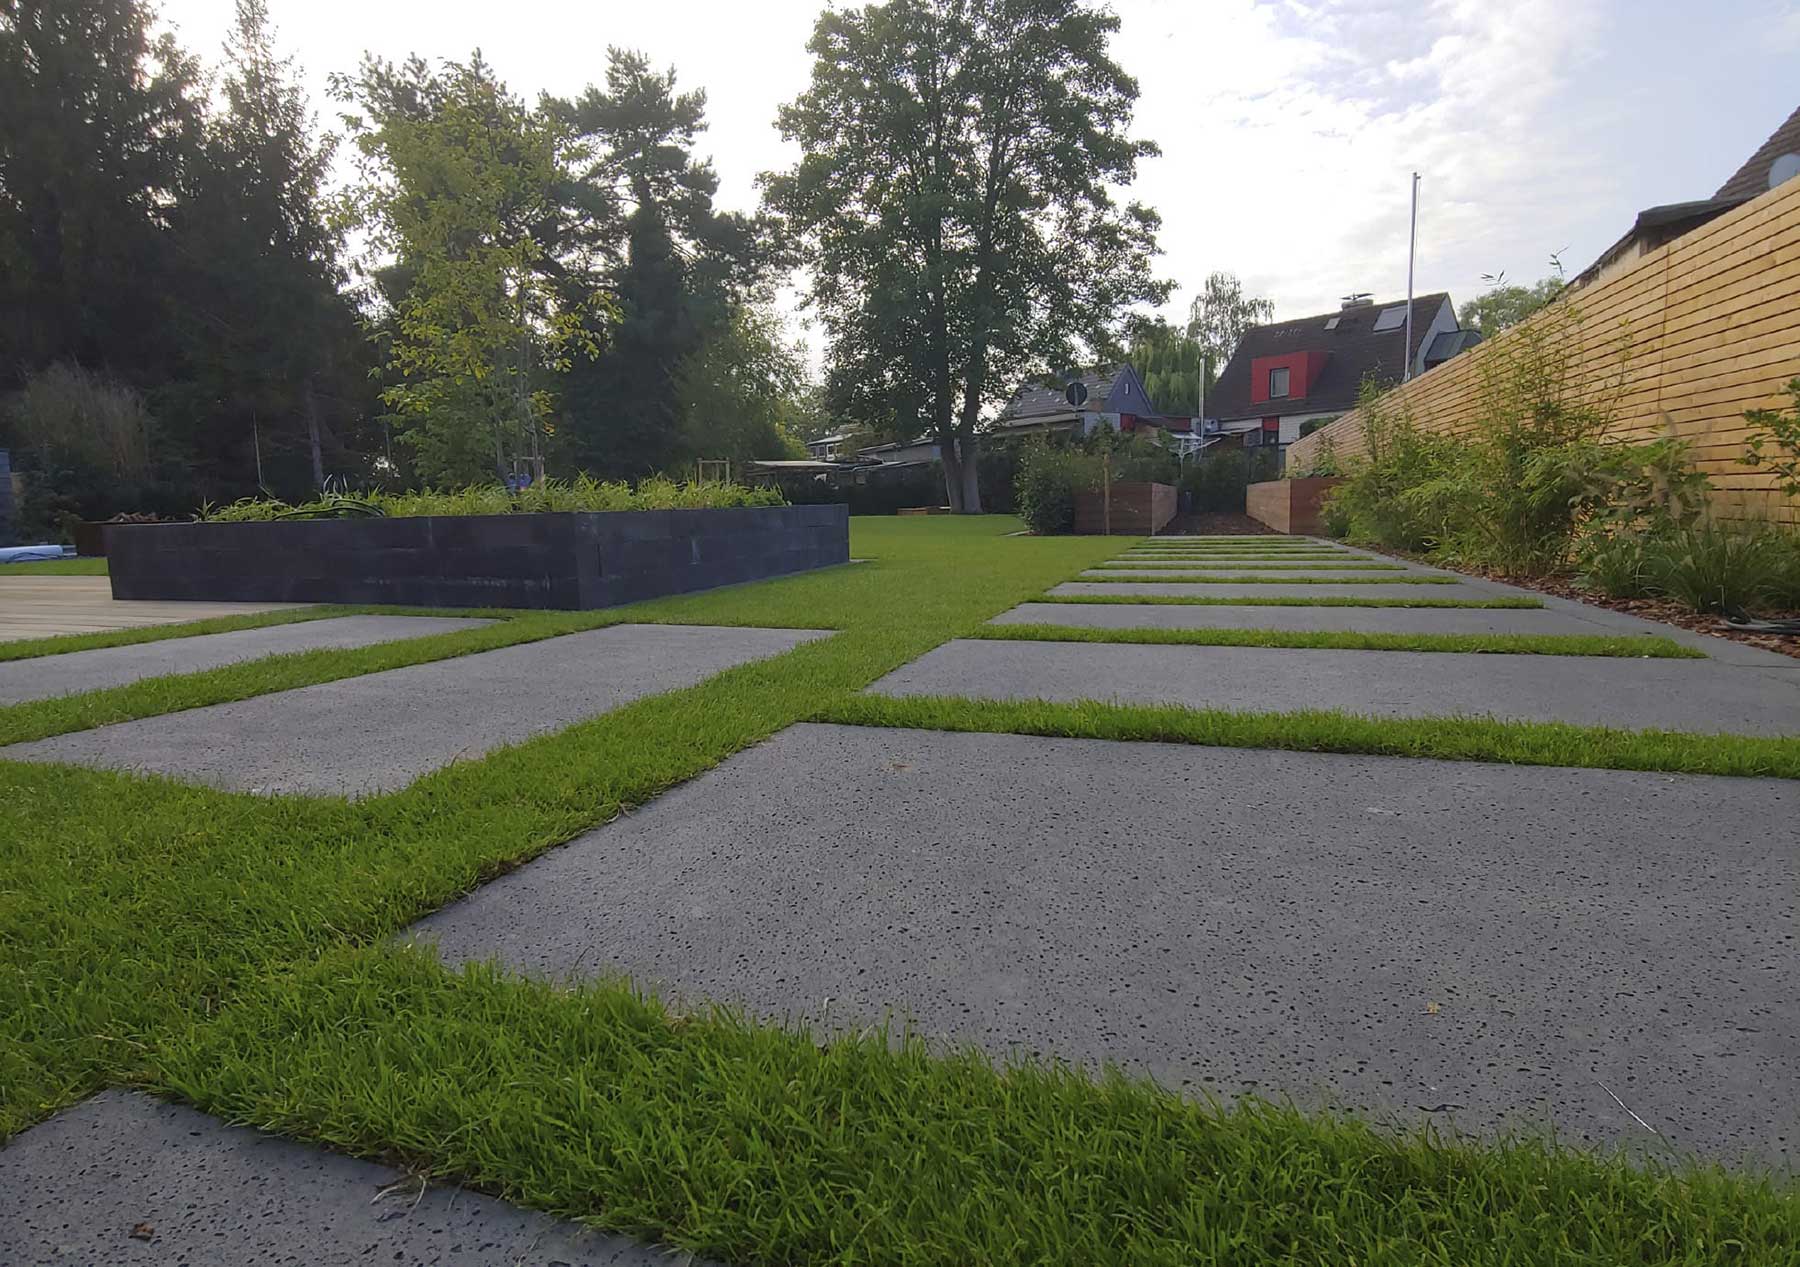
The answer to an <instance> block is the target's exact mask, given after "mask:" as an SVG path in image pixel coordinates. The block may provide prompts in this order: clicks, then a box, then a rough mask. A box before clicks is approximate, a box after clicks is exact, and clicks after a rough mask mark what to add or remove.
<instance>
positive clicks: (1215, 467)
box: [1181, 449, 1250, 512]
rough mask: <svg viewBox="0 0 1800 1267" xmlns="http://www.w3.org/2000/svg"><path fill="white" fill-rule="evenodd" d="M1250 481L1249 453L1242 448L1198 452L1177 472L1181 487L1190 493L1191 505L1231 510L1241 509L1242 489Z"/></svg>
mask: <svg viewBox="0 0 1800 1267" xmlns="http://www.w3.org/2000/svg"><path fill="white" fill-rule="evenodd" d="M1249 484H1250V454H1249V451H1248V450H1245V449H1226V450H1224V451H1223V452H1220V453H1216V454H1207V453H1202V455H1201V456H1200V458H1199V460H1198V461H1196V462H1194V463H1193V465H1191V466H1189V467H1188V468H1187V469H1186V470H1185V471H1183V472H1182V474H1181V491H1182V492H1184V493H1191V494H1192V495H1193V499H1194V502H1193V504H1194V509H1195V510H1199V511H1234V512H1242V510H1243V509H1244V489H1245V488H1247V487H1248V486H1249Z"/></svg>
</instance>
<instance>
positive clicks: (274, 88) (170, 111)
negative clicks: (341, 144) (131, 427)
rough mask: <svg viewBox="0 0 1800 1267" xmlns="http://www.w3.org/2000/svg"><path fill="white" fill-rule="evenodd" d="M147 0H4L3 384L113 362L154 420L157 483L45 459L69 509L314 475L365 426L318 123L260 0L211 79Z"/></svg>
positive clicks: (178, 499) (0, 166) (232, 491)
mask: <svg viewBox="0 0 1800 1267" xmlns="http://www.w3.org/2000/svg"><path fill="white" fill-rule="evenodd" d="M157 25H158V22H157V19H156V15H155V12H154V9H153V7H152V6H151V5H150V4H148V3H144V2H140V0H59V2H58V3H49V4H47V3H43V2H42V0H22V2H21V3H16V4H3V5H0V392H4V391H10V390H13V389H15V388H18V387H20V386H22V385H23V384H25V383H27V382H29V381H31V380H32V379H34V378H36V377H38V376H40V375H42V374H43V373H45V372H47V371H48V370H49V369H50V367H53V366H59V365H60V366H66V367H69V368H71V369H74V368H75V367H80V368H81V369H83V370H85V371H88V372H101V373H104V375H105V376H106V378H107V379H108V380H110V381H112V382H114V383H116V384H118V385H119V386H121V387H123V388H127V389H130V390H132V391H135V392H136V393H137V394H138V395H139V397H140V398H141V399H142V401H143V404H144V407H145V408H146V409H147V410H148V412H149V413H150V414H151V416H152V417H153V418H154V419H155V420H156V422H157V424H158V425H157V427H156V432H157V448H156V452H157V454H158V455H159V458H160V459H161V460H160V461H159V463H158V466H159V471H158V480H157V486H156V487H154V488H151V487H146V486H144V485H142V484H141V483H137V482H123V483H122V482H119V481H117V480H114V479H112V478H111V477H109V476H108V475H107V473H106V472H105V471H104V470H103V469H101V468H100V467H97V466H94V465H92V464H87V463H70V464H63V465H54V464H53V465H51V466H48V467H40V468H37V469H36V470H34V471H32V472H31V473H32V474H33V476H34V495H36V496H39V497H41V498H44V499H48V500H50V501H53V502H54V503H55V512H54V513H56V514H63V513H76V511H77V509H78V510H79V513H81V514H83V515H85V516H88V517H104V516H106V515H109V514H111V513H113V512H115V511H119V510H143V509H152V508H155V509H161V508H168V509H175V508H177V507H180V508H182V509H186V508H190V507H192V506H193V505H194V504H195V503H196V502H197V501H199V500H201V499H202V498H207V497H220V496H225V497H229V496H235V495H238V494H242V493H247V492H249V491H251V490H253V489H255V488H256V487H257V486H258V484H259V482H260V483H263V484H265V485H267V486H268V487H271V488H275V489H279V490H282V491H284V492H286V491H290V490H291V491H295V492H297V491H298V490H301V489H308V488H316V487H318V486H319V484H320V482H321V479H320V477H319V475H318V471H319V469H320V467H321V465H322V464H323V462H324V461H325V460H327V459H329V460H332V461H334V462H338V463H340V464H343V463H345V462H346V458H345V453H346V446H348V445H350V444H352V443H355V442H358V441H360V440H362V439H364V438H365V437H364V436H362V434H361V427H360V421H361V418H362V415H363V414H364V412H365V411H366V409H367V407H368V405H369V404H370V403H371V402H372V400H373V394H372V392H371V390H370V388H369V385H368V379H367V369H368V362H369V355H368V348H367V345H366V344H365V342H364V340H363V339H362V338H361V337H360V335H359V332H358V330H357V328H356V323H355V318H354V312H353V309H352V307H351V305H350V303H349V302H348V300H347V299H346V298H345V297H344V296H342V295H341V294H339V292H338V288H337V282H338V270H337V266H336V262H335V253H336V250H337V241H336V239H335V236H334V235H333V234H332V233H331V232H330V231H329V229H328V227H327V226H326V224H325V223H324V218H323V215H322V211H321V208H320V205H319V188H320V180H321V178H322V176H323V173H324V172H325V170H326V169H327V167H328V166H329V163H330V155H331V145H330V142H329V140H328V139H326V138H322V137H320V136H319V134H318V132H317V129H316V126H315V122H314V119H313V117H312V115H311V113H310V111H309V109H308V107H307V104H306V98H305V94H304V92H303V90H302V88H301V86H300V83H299V78H298V75H297V74H296V73H295V71H294V68H293V67H292V66H291V65H290V64H289V63H288V62H287V61H285V60H283V59H281V58H278V57H277V56H275V54H274V53H273V51H272V47H273V35H272V32H271V31H270V29H269V27H268V20H267V14H266V11H265V7H264V5H263V4H262V3H261V2H260V0H240V2H239V4H238V5H237V21H236V23H235V24H234V27H233V29H232V31H231V34H230V36H229V39H228V41H227V44H226V48H225V54H224V59H223V63H222V64H221V65H220V66H219V67H218V68H217V72H216V74H210V75H209V74H208V73H207V72H206V71H204V70H203V68H202V67H201V66H200V64H199V62H198V61H196V60H195V59H194V58H192V57H191V56H189V55H188V54H187V53H186V52H184V51H183V50H182V48H181V47H180V46H179V45H178V44H177V42H176V41H175V38H174V37H173V36H172V35H169V34H162V35H153V34H152V32H153V31H154V29H155V28H156V26H157Z"/></svg>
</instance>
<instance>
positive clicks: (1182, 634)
mask: <svg viewBox="0 0 1800 1267" xmlns="http://www.w3.org/2000/svg"><path fill="white" fill-rule="evenodd" d="M973 636H975V637H977V638H992V639H1000V640H1008V639H1010V640H1014V641H1026V642H1135V643H1154V644H1161V645H1165V646H1187V647H1312V648H1318V649H1324V650H1333V651H1447V652H1462V653H1470V652H1473V653H1477V654H1493V655H1575V656H1611V657H1616V658H1628V659H1652V660H1704V659H1706V653H1705V652H1704V651H1696V650H1695V649H1694V648H1692V647H1684V646H1682V645H1681V644H1680V643H1679V642H1676V641H1674V640H1673V639H1670V638H1647V637H1644V636H1643V635H1641V634H1638V635H1632V634H1508V633H1480V634H1431V633H1358V632H1355V631H1352V630H1333V629H1328V630H1301V629H1156V628H1138V629H1109V628H1105V627H1101V626H1093V625H1047V624H1016V625H983V626H982V627H981V628H980V629H979V630H977V631H976V632H975V634H974V635H973Z"/></svg>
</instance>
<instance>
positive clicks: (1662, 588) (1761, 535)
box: [1642, 521, 1792, 612]
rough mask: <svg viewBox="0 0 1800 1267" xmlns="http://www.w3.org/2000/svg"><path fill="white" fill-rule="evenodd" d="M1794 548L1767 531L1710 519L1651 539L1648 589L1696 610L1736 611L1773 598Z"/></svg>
mask: <svg viewBox="0 0 1800 1267" xmlns="http://www.w3.org/2000/svg"><path fill="white" fill-rule="evenodd" d="M1791 549H1792V547H1791V545H1786V544H1784V543H1783V542H1781V541H1780V540H1779V539H1778V538H1777V536H1776V535H1775V534H1774V533H1772V532H1770V531H1769V530H1767V529H1764V528H1759V527H1754V526H1749V525H1744V526H1739V525H1725V524H1720V523H1716V522H1712V521H1707V522H1703V523H1698V524H1694V525H1692V526H1690V527H1685V528H1680V529H1676V530H1674V531H1672V532H1667V533H1665V534H1662V535H1657V536H1651V537H1649V538H1647V539H1646V540H1645V541H1644V543H1643V546H1642V551H1643V569H1642V570H1643V575H1644V577H1645V580H1646V588H1647V589H1648V590H1649V591H1650V592H1653V593H1657V594H1666V595H1668V596H1669V597H1670V598H1673V599H1675V600H1676V601H1677V602H1679V603H1681V604H1683V605H1684V606H1686V607H1689V608H1691V609H1693V610H1694V611H1697V612H1712V611H1716V612H1735V611H1742V610H1745V609H1746V608H1752V607H1756V606H1758V605H1760V604H1762V603H1764V602H1766V601H1767V600H1768V599H1769V598H1770V597H1771V594H1772V592H1773V591H1774V589H1775V588H1776V587H1777V585H1778V584H1779V580H1778V578H1779V577H1780V573H1781V568H1782V565H1783V563H1784V562H1786V561H1787V559H1788V558H1790V557H1791V553H1790V552H1791ZM1790 583H1791V582H1790Z"/></svg>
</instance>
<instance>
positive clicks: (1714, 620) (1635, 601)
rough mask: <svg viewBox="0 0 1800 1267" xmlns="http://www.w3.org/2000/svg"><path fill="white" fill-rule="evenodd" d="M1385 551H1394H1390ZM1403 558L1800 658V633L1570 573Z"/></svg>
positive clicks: (1779, 615) (1785, 615)
mask: <svg viewBox="0 0 1800 1267" xmlns="http://www.w3.org/2000/svg"><path fill="white" fill-rule="evenodd" d="M1386 553H1393V552H1392V551H1387V552H1386ZM1401 557H1406V558H1413V562H1415V563H1424V564H1427V565H1428V566H1430V567H1439V568H1443V569H1444V570H1446V571H1450V572H1466V573H1468V574H1469V575H1470V576H1479V577H1483V578H1485V579H1487V580H1490V581H1502V582H1504V583H1505V584H1507V585H1517V586H1518V587H1519V588H1520V589H1528V590H1537V591H1539V592H1540V593H1544V594H1554V595H1555V596H1556V597H1558V598H1566V599H1569V600H1571V601H1572V602H1577V603H1586V604H1587V605H1588V606H1590V607H1608V608H1611V609H1612V610H1613V611H1616V612H1624V613H1626V614H1627V615H1629V616H1637V617H1639V618H1641V619H1643V620H1656V621H1661V622H1662V623H1663V624H1665V625H1675V626H1677V627H1678V628H1681V629H1691V630H1692V631H1693V632H1695V633H1701V634H1708V635H1710V636H1712V637H1714V638H1729V639H1730V640H1731V641H1732V642H1743V643H1748V644H1749V645H1750V646H1752V647H1761V648H1762V649H1763V650H1764V651H1774V652H1776V653H1778V654H1780V655H1785V656H1793V657H1794V658H1795V659H1800V634H1767V633H1747V632H1745V631H1744V630H1742V629H1732V628H1730V627H1728V626H1727V625H1726V624H1725V622H1724V620H1723V619H1721V618H1720V617H1719V615H1718V614H1717V613H1715V612H1696V611H1690V610H1689V609H1688V608H1686V607H1683V606H1682V605H1681V604H1680V603H1678V602H1676V601H1675V600H1674V599H1672V598H1608V597H1607V596H1606V595H1604V594H1596V593H1594V592H1593V591H1592V590H1586V589H1582V588H1581V587H1580V586H1579V585H1576V584H1575V582H1574V581H1573V580H1572V579H1571V578H1569V577H1567V576H1538V577H1522V576H1507V575H1505V574H1504V573H1501V572H1496V571H1494V570H1492V569H1491V568H1481V567H1471V566H1468V565H1465V564H1449V563H1439V562H1436V561H1433V560H1427V559H1423V558H1415V557H1413V556H1401ZM1769 614H1770V615H1771V616H1772V617H1773V618H1775V619H1792V618H1794V617H1796V616H1800V612H1774V613H1769Z"/></svg>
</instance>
